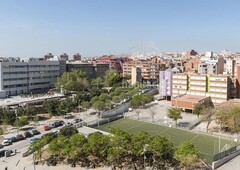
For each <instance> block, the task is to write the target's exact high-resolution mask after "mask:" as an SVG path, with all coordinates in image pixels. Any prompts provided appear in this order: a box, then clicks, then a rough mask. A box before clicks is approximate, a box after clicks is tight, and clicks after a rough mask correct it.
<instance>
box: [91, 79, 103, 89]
mask: <svg viewBox="0 0 240 170" xmlns="http://www.w3.org/2000/svg"><path fill="white" fill-rule="evenodd" d="M102 84H103V79H102V78H101V77H98V78H96V79H93V80H92V82H91V85H92V86H97V88H98V89H99V88H100V87H101V86H102Z"/></svg>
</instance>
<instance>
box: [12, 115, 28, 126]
mask: <svg viewBox="0 0 240 170" xmlns="http://www.w3.org/2000/svg"><path fill="white" fill-rule="evenodd" d="M27 124H28V119H27V117H26V116H22V117H20V118H19V119H16V121H15V123H14V126H17V127H23V126H25V125H27Z"/></svg>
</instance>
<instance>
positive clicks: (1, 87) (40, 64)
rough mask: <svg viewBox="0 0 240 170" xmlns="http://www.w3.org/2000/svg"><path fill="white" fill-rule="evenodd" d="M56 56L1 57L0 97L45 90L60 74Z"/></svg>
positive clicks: (52, 84) (51, 85)
mask: <svg viewBox="0 0 240 170" xmlns="http://www.w3.org/2000/svg"><path fill="white" fill-rule="evenodd" d="M59 65H60V64H59V59H58V58H50V59H48V60H44V58H29V59H26V60H22V59H20V58H1V59H0V97H1V98H4V97H7V96H12V95H18V94H23V93H37V92H44V91H47V90H48V89H49V88H51V87H53V86H54V83H55V82H56V80H57V77H58V76H59V74H60V66H59Z"/></svg>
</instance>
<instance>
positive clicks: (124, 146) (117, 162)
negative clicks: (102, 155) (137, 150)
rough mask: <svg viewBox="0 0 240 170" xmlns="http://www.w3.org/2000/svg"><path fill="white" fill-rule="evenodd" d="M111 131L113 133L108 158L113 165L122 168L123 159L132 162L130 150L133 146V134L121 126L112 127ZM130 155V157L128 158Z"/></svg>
mask: <svg viewBox="0 0 240 170" xmlns="http://www.w3.org/2000/svg"><path fill="white" fill-rule="evenodd" d="M110 133H111V134H113V135H112V136H111V137H110V143H109V148H108V157H107V160H108V161H109V162H110V163H111V164H112V165H114V166H117V167H119V168H122V166H121V164H122V163H123V161H126V160H128V161H129V163H130V162H131V157H129V156H130V155H131V154H130V153H129V150H131V148H132V143H131V135H129V134H128V133H126V132H124V131H122V130H120V129H119V128H111V129H110ZM128 157H129V159H126V158H128Z"/></svg>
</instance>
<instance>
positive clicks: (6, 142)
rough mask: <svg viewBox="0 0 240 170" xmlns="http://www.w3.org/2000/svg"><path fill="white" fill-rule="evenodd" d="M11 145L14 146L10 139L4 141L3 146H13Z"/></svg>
mask: <svg viewBox="0 0 240 170" xmlns="http://www.w3.org/2000/svg"><path fill="white" fill-rule="evenodd" d="M11 144H12V141H11V140H10V139H4V140H3V141H2V145H3V146H8V145H11Z"/></svg>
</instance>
